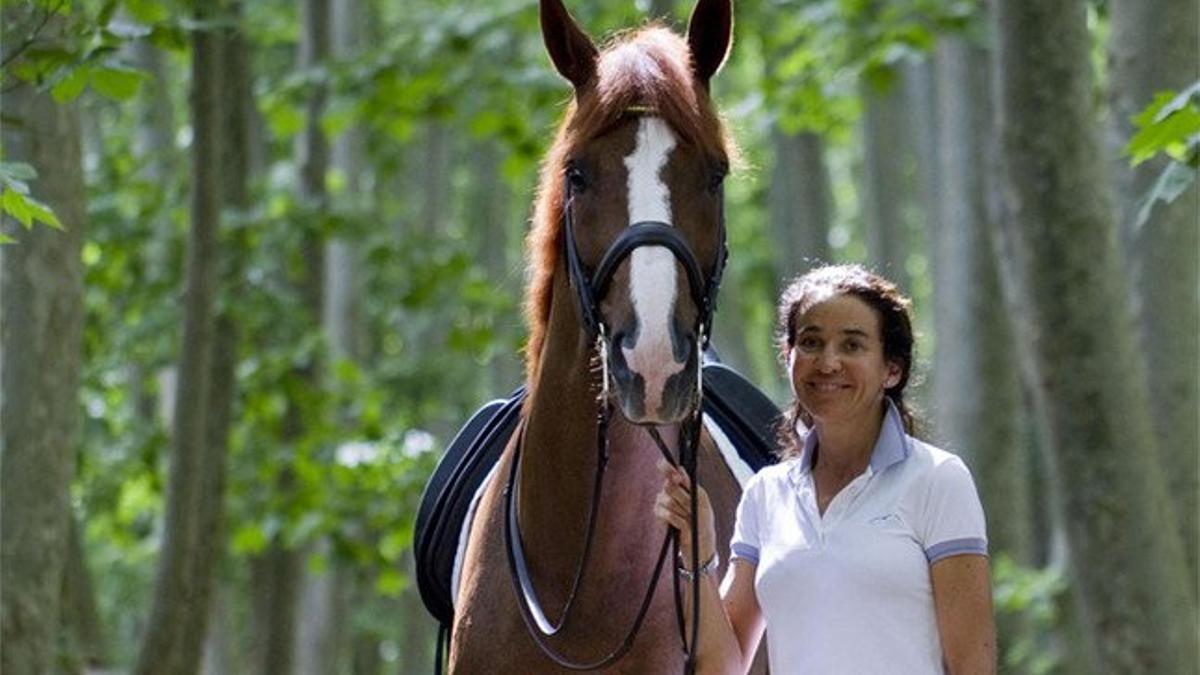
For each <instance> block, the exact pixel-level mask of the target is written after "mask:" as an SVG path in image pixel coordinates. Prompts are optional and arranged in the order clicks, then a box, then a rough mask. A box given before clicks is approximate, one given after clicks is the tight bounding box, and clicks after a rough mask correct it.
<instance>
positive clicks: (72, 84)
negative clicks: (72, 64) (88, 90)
mask: <svg viewBox="0 0 1200 675" xmlns="http://www.w3.org/2000/svg"><path fill="white" fill-rule="evenodd" d="M90 71H91V68H90V67H89V66H86V65H81V66H79V67H78V68H76V69H74V70H72V71H71V72H69V73H67V74H66V76H64V77H63V78H62V79H61V80H59V81H58V82H56V83H55V84H54V86H53V87H51V88H50V96H52V97H53V98H54V102H55V103H66V102H67V101H73V100H75V99H76V98H78V97H79V95H80V94H82V93H83V88H84V87H86V86H87V83H88V76H89V75H90Z"/></svg>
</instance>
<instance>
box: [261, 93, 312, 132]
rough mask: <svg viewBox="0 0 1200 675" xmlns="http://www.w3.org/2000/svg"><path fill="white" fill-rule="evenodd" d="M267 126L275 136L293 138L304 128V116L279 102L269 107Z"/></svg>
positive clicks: (293, 108) (297, 110)
mask: <svg viewBox="0 0 1200 675" xmlns="http://www.w3.org/2000/svg"><path fill="white" fill-rule="evenodd" d="M266 114H267V124H268V125H270V127H271V132H272V133H274V134H275V135H276V136H279V137H282V138H286V137H290V136H295V135H296V134H297V133H299V132H300V130H301V129H303V128H304V114H303V113H302V112H300V110H299V109H298V108H297V107H295V106H292V105H289V104H288V103H287V102H285V101H282V100H281V101H279V103H277V104H276V105H273V106H270V107H269V108H268V109H267V111H266Z"/></svg>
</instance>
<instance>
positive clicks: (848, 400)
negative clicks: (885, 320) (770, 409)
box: [788, 295, 901, 424]
mask: <svg viewBox="0 0 1200 675" xmlns="http://www.w3.org/2000/svg"><path fill="white" fill-rule="evenodd" d="M793 339H794V346H793V347H792V351H791V353H790V354H789V355H788V362H789V367H790V369H791V376H792V389H793V391H795V392H796V396H797V398H798V399H799V400H800V404H801V405H802V406H803V407H804V409H805V410H806V411H808V413H809V414H810V415H812V417H813V419H814V420H815V421H816V422H818V423H821V424H830V423H846V422H857V421H865V420H869V419H871V418H872V417H873V416H874V415H877V414H878V411H879V406H880V403H881V402H882V400H883V392H884V390H885V389H886V388H888V387H891V386H893V385H895V384H896V383H897V382H899V381H900V374H901V373H900V367H899V365H897V364H896V363H892V362H888V361H886V360H885V359H884V357H883V340H882V338H881V335H880V326H879V316H878V315H877V314H876V313H875V310H873V309H871V307H870V306H869V305H867V304H866V303H865V302H863V301H862V300H860V299H858V298H857V297H855V296H853V295H830V296H828V297H826V298H824V299H821V300H818V301H817V302H815V303H814V304H813V305H812V306H811V307H809V309H808V311H806V312H804V313H803V314H801V315H800V317H799V321H797V323H796V334H795V335H794V336H793Z"/></svg>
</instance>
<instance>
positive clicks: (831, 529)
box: [655, 265, 996, 675]
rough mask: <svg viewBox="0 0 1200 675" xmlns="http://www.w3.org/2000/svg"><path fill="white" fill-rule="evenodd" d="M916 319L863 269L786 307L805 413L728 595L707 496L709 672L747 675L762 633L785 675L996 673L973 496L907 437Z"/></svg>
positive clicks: (684, 489)
mask: <svg viewBox="0 0 1200 675" xmlns="http://www.w3.org/2000/svg"><path fill="white" fill-rule="evenodd" d="M908 307H909V301H908V300H907V299H906V298H904V297H903V296H902V295H901V294H900V293H899V292H898V291H897V289H896V287H895V286H894V285H893V284H891V283H889V282H887V281H886V280H884V279H882V278H880V277H878V276H876V275H874V274H871V273H870V272H868V271H866V270H865V269H863V268H862V267H860V266H857V265H850V266H835V267H825V268H821V269H818V270H815V271H813V272H810V273H808V274H806V275H804V276H802V277H800V278H799V279H797V280H796V281H795V282H793V283H792V284H791V286H790V287H789V288H788V289H787V290H786V291H785V292H784V294H783V298H782V299H781V302H780V307H779V327H780V351H781V356H782V357H783V359H784V360H785V361H786V363H787V365H788V371H789V373H790V376H791V383H792V390H793V392H794V394H795V400H794V402H793V404H792V407H791V410H790V412H789V414H788V419H787V420H786V421H785V422H786V426H785V427H784V431H783V433H782V434H781V437H783V448H782V456H783V461H781V462H780V463H779V464H777V465H775V466H772V467H770V468H767V469H764V470H763V471H761V472H759V473H758V474H757V475H756V476H754V478H753V479H751V480H750V482H749V483H748V484H747V485H746V489H745V492H744V493H743V495H742V501H741V504H740V505H739V506H738V514H737V525H736V526H735V529H734V535H733V540H732V542H731V549H732V563H731V564H730V565H729V569H728V572H727V574H726V577H725V580H724V582H723V583H722V584H721V586H720V588H719V589H718V586H717V581H716V579H715V574H714V573H713V571H715V569H716V567H717V565H716V564H715V563H716V551H715V536H714V534H713V517H712V510H711V507H710V506H709V502H708V497H707V495H705V493H704V489H703V488H700V492H699V494H698V495H697V503H698V505H699V506H698V508H699V511H700V512H699V514H698V516H699V518H698V523H699V528H700V533H699V541H700V544H699V545H700V557H699V559H700V560H701V561H709V564H704V563H702V566H701V570H700V572H699V573H700V574H702V575H704V581H703V583H702V584H701V603H702V604H701V627H700V643H699V649H700V651H699V652H698V654H697V665H698V669H699V670H700V671H701V672H707V673H731V672H745V671H746V670H747V669H748V668H749V666H750V661H751V660H752V659H753V656H754V653H755V650H756V649H757V646H758V642H759V640H760V638H761V637H762V634H763V630H764V628H766V627H769V628H770V631H769V636H768V653H769V655H770V663H771V672H772V673H773V674H775V675H780V674H786V673H818V674H822V675H824V674H828V673H834V674H836V673H853V674H855V675H858V674H863V673H889V674H890V673H904V674H907V673H913V674H925V673H942V672H949V673H953V674H954V675H958V674H960V673H994V672H995V669H996V647H995V627H994V622H993V619H992V607H991V591H990V583H989V572H988V559H987V542H986V535H985V530H984V517H983V509H982V507H981V506H980V503H979V498H978V495H977V493H976V491H975V486H974V483H973V482H972V480H971V475H970V473H969V472H968V471H967V468H966V466H965V465H964V464H963V463H962V461H961V460H959V459H958V457H956V456H954V455H952V454H949V453H947V452H944V451H942V450H939V449H938V448H935V447H932V446H930V445H928V444H925V443H923V442H921V441H919V440H917V439H915V438H913V437H912V436H911V434H912V433H913V419H912V416H911V415H910V414H909V412H908V409H907V408H906V406H905V403H904V387H905V385H906V384H907V383H908V379H909V374H910V372H911V369H912V363H913V333H912V323H911V320H910V318H909V314H908ZM660 470H661V471H662V472H663V475H664V484H663V490H662V492H661V493H660V494H659V496H658V500H657V502H656V503H655V513H656V515H657V516H658V517H659V518H660V519H662V520H663V521H665V522H666V523H668V524H670V525H671V526H673V527H676V528H678V529H679V530H680V531H681V533H682V535H683V536H681V538H680V540H681V542H682V543H684V544H685V545H686V544H689V543H690V541H691V537H690V530H689V525H688V522H689V519H688V508H689V506H688V505H689V504H690V498H689V493H688V481H687V476H686V474H684V473H683V472H682V471H680V470H678V469H674V468H672V467H670V466H669V465H667V464H666V463H665V462H664V463H662V464H660ZM682 558H683V560H691V551H690V549H685V550H684V551H683V556H682ZM681 573H683V574H685V575H688V574H691V572H690V571H689V570H686V569H682V567H681ZM689 587H690V585H689Z"/></svg>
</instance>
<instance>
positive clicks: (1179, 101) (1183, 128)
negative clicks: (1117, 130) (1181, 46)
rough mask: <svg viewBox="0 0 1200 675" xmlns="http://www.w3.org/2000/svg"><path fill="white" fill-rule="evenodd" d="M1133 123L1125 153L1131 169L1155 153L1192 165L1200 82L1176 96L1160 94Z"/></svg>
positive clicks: (1199, 133)
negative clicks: (1135, 126) (1135, 131)
mask: <svg viewBox="0 0 1200 675" xmlns="http://www.w3.org/2000/svg"><path fill="white" fill-rule="evenodd" d="M1133 121H1134V124H1136V125H1137V128H1138V131H1137V133H1136V134H1134V136H1133V138H1131V139H1130V140H1129V145H1128V146H1127V147H1126V152H1127V153H1128V154H1129V155H1130V157H1131V158H1132V161H1133V164H1134V166H1136V165H1138V164H1141V163H1142V162H1144V161H1146V160H1148V159H1150V158H1151V157H1153V156H1155V155H1156V154H1158V153H1164V154H1166V155H1167V156H1169V157H1171V158H1172V159H1174V160H1175V161H1177V162H1182V163H1185V164H1195V163H1196V161H1197V159H1196V157H1197V151H1196V148H1197V145H1200V81H1198V82H1195V83H1194V84H1192V85H1191V86H1190V87H1188V88H1187V89H1185V90H1183V91H1182V92H1179V93H1176V92H1170V91H1165V92H1160V93H1159V94H1157V95H1156V96H1155V97H1154V100H1153V101H1152V102H1151V103H1150V105H1148V106H1146V109H1145V110H1143V111H1142V112H1140V113H1138V114H1137V116H1135V117H1134V118H1133Z"/></svg>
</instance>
